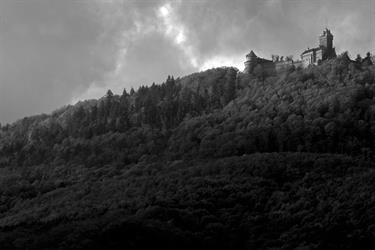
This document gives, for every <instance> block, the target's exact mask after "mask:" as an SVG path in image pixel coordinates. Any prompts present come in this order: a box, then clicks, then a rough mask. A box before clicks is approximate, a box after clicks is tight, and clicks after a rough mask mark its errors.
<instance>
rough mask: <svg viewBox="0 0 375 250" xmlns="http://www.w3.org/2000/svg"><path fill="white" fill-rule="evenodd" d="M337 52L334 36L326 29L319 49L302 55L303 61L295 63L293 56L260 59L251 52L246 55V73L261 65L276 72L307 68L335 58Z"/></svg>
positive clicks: (274, 56)
mask: <svg viewBox="0 0 375 250" xmlns="http://www.w3.org/2000/svg"><path fill="white" fill-rule="evenodd" d="M335 57H336V51H335V48H334V47H333V35H332V33H331V31H330V30H329V29H327V28H326V29H325V30H324V31H323V34H322V35H320V36H319V47H316V48H312V49H310V48H308V49H307V50H305V51H304V52H303V53H302V54H301V60H297V61H294V60H293V58H292V56H287V57H285V58H284V57H283V56H281V57H280V56H277V55H272V60H267V59H264V58H260V57H258V56H257V55H255V53H254V51H251V52H250V53H249V54H248V55H246V61H245V70H244V72H245V73H252V72H253V71H254V69H255V68H256V67H257V66H258V65H261V66H262V69H264V70H266V71H269V72H274V71H282V70H286V69H288V68H289V67H296V68H298V67H302V68H306V67H308V66H309V65H318V64H320V63H321V62H322V61H324V60H327V59H330V58H335Z"/></svg>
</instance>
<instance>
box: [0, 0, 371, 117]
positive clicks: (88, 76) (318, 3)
mask: <svg viewBox="0 0 375 250" xmlns="http://www.w3.org/2000/svg"><path fill="white" fill-rule="evenodd" d="M325 27H328V28H329V29H331V31H332V33H333V35H334V46H335V47H336V51H337V52H338V53H340V52H344V51H346V50H347V51H349V54H350V55H352V57H354V56H356V55H357V54H358V53H360V54H362V55H364V54H365V53H366V52H367V51H371V52H372V53H374V54H375V0H356V1H354V0H314V1H310V0H231V1H228V0H180V1H178V0H174V1H171V0H160V1H159V0H137V1H136V0H0V122H1V123H2V124H4V123H8V122H14V121H16V120H18V119H21V118H23V117H25V116H30V115H34V114H40V113H49V112H51V111H53V110H54V109H57V108H59V107H61V106H64V105H67V104H74V103H76V102H77V101H79V100H84V99H92V98H99V97H101V96H103V95H104V94H105V93H106V91H107V90H108V89H111V90H112V91H113V92H114V93H117V94H121V93H122V91H123V89H124V88H126V89H127V90H128V91H129V90H130V88H132V87H133V88H134V89H137V88H138V87H139V86H141V85H150V84H152V83H153V82H155V83H162V82H163V81H165V79H166V78H167V76H168V75H173V76H175V77H179V76H184V75H187V74H190V73H193V72H197V71H202V70H205V69H209V68H212V67H221V66H234V67H237V68H238V69H239V70H243V62H244V58H245V55H246V54H247V53H248V52H249V51H250V50H254V52H255V53H256V54H257V55H258V56H262V57H265V58H270V57H271V54H278V55H284V56H287V55H294V59H298V58H299V55H300V53H301V52H302V51H303V50H304V49H306V48H307V47H310V48H312V47H316V46H317V45H318V36H319V35H320V34H321V33H322V30H323V29H324V28H325Z"/></svg>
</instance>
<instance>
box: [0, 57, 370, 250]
mask: <svg viewBox="0 0 375 250" xmlns="http://www.w3.org/2000/svg"><path fill="white" fill-rule="evenodd" d="M374 153H375V66H374V65H371V64H370V63H368V62H366V63H362V62H361V61H360V60H357V61H351V60H349V59H348V57H347V56H346V55H345V54H344V55H342V56H339V57H338V58H336V59H332V60H329V61H326V62H324V63H323V64H322V65H319V66H312V67H309V68H307V69H295V68H290V69H288V70H287V71H285V72H282V73H279V74H277V75H268V74H267V72H258V73H257V72H255V73H254V74H249V75H248V74H243V73H241V72H239V71H238V70H237V69H235V68H217V69H211V70H208V71H204V72H200V73H195V74H192V75H189V76H186V77H182V78H176V79H175V78H174V77H172V76H168V78H167V80H166V81H165V82H164V83H163V84H160V85H156V84H153V85H151V86H142V87H140V88H139V89H138V90H137V91H135V90H133V89H131V90H130V91H129V92H128V91H127V90H124V92H123V93H122V94H121V95H114V94H113V93H112V92H111V91H110V90H109V91H108V92H107V94H106V95H105V96H104V97H103V98H101V99H99V100H88V101H83V102H79V103H77V104H76V105H73V106H66V107H63V108H61V109H59V110H56V111H55V112H53V113H52V114H49V115H38V116H33V117H27V118H24V119H22V120H19V121H17V122H16V123H13V124H10V125H6V126H3V127H2V128H1V131H0V173H1V174H0V231H1V233H0V246H2V247H1V249H8V248H9V249H17V248H18V249H25V247H27V248H29V249H48V248H51V249H58V248H59V249H83V248H87V249H94V248H97V249H103V248H112V249H116V248H117V249H118V248H121V247H122V248H124V247H127V248H128V249H140V248H149V247H150V246H159V247H163V248H164V249H183V248H185V249H191V248H193V247H201V248H205V249H250V248H251V249H253V248H255V249H259V248H260V249H265V248H277V249H279V248H282V249H293V248H297V247H301V249H302V248H304V249H317V248H320V249H324V248H338V249H342V248H348V249H350V248H353V247H355V246H362V248H364V247H365V246H366V245H368V244H373V243H374V234H375V226H374V225H375V217H374V212H373V211H374V209H375V203H374V202H373V201H375V196H374V193H375V192H374V190H373V189H374V188H373V185H372V183H373V182H374V180H373V179H374V175H373V172H374V163H373V162H374V157H375V155H374Z"/></svg>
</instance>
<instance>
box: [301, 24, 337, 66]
mask: <svg viewBox="0 0 375 250" xmlns="http://www.w3.org/2000/svg"><path fill="white" fill-rule="evenodd" d="M334 57H336V51H335V48H334V47H333V35H332V33H331V31H330V30H329V29H327V28H326V29H325V30H324V31H323V34H322V35H320V36H319V47H316V48H312V49H307V50H305V51H304V52H303V53H302V54H301V60H302V64H303V67H307V66H309V65H311V64H314V65H318V64H320V62H322V61H324V60H327V59H330V58H334Z"/></svg>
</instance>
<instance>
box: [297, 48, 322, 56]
mask: <svg viewBox="0 0 375 250" xmlns="http://www.w3.org/2000/svg"><path fill="white" fill-rule="evenodd" d="M320 49H321V48H320V47H317V48H312V49H307V50H305V51H304V52H302V54H301V55H304V54H307V53H310V52H313V51H318V50H320Z"/></svg>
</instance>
